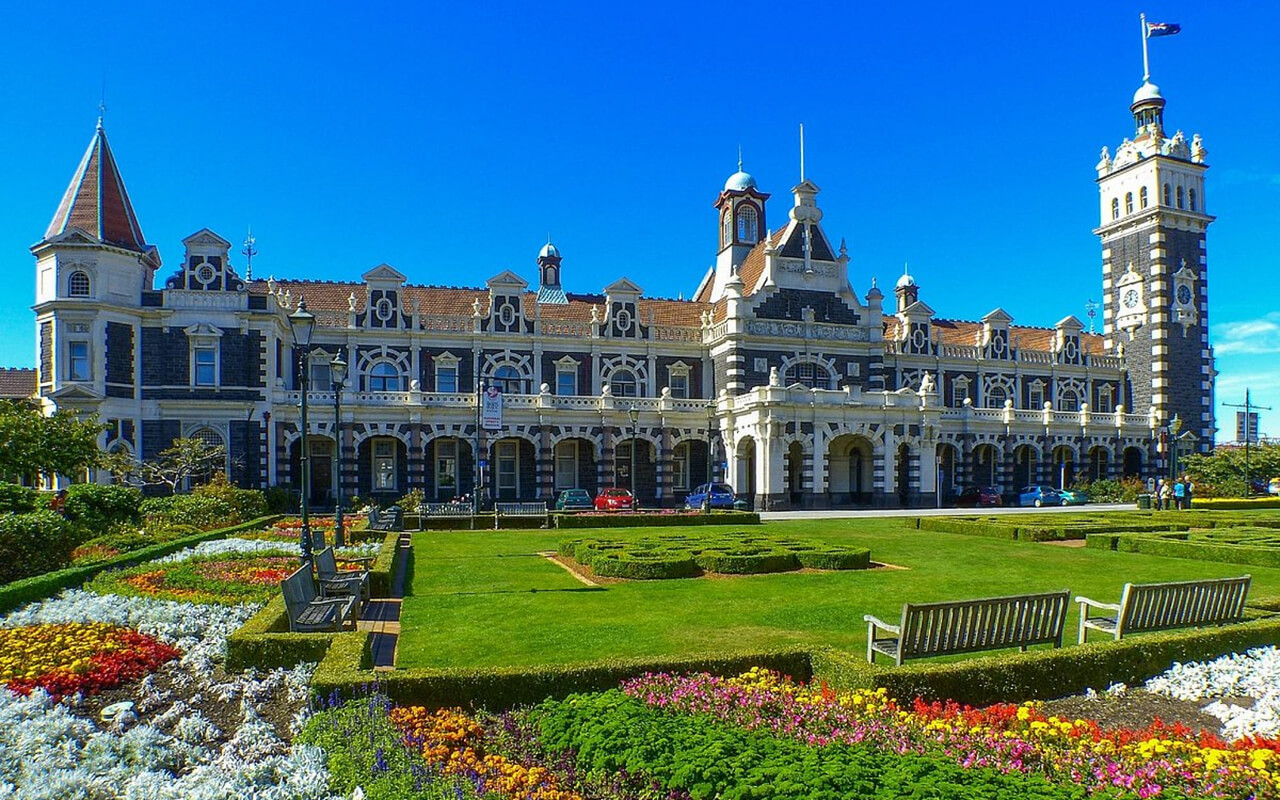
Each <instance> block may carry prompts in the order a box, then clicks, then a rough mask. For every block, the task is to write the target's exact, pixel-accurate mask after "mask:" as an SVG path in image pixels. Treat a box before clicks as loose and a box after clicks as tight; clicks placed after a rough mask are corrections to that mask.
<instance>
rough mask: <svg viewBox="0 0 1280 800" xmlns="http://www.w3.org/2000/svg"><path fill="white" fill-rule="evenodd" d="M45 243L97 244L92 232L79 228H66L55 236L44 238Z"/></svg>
mask: <svg viewBox="0 0 1280 800" xmlns="http://www.w3.org/2000/svg"><path fill="white" fill-rule="evenodd" d="M44 243H45V244H98V240H97V238H95V237H94V236H93V234H91V233H89V232H87V231H85V230H82V229H81V228H68V229H67V230H65V231H63V232H62V233H60V234H58V235H57V236H51V237H49V238H48V239H45V240H44Z"/></svg>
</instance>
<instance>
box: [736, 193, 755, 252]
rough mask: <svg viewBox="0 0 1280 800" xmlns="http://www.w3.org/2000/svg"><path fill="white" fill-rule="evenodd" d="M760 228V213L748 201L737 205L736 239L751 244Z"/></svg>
mask: <svg viewBox="0 0 1280 800" xmlns="http://www.w3.org/2000/svg"><path fill="white" fill-rule="evenodd" d="M759 229H760V215H759V214H757V213H756V207H755V206H753V205H750V204H748V203H743V204H742V205H740V206H738V241H740V242H745V243H747V244H753V243H754V242H755V240H756V234H757V233H758V231H759Z"/></svg>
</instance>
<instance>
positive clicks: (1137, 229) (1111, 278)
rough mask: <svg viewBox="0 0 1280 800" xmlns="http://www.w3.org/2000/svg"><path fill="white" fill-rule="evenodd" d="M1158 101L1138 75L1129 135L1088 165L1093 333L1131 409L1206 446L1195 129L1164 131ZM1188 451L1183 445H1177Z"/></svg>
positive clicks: (1201, 168)
mask: <svg viewBox="0 0 1280 800" xmlns="http://www.w3.org/2000/svg"><path fill="white" fill-rule="evenodd" d="M1164 107H1165V100H1164V97H1163V96H1161V94H1160V89H1159V87H1157V86H1156V85H1155V84H1153V83H1151V82H1150V81H1145V82H1144V83H1143V84H1142V86H1141V87H1139V89H1138V91H1137V92H1136V93H1135V94H1134V96H1133V104H1132V105H1131V106H1130V109H1129V110H1130V111H1131V112H1132V113H1133V119H1134V123H1135V128H1136V130H1135V133H1134V136H1133V138H1132V139H1130V138H1127V137H1126V138H1125V139H1124V140H1123V141H1122V142H1121V143H1120V146H1119V147H1118V148H1117V149H1116V152H1115V156H1114V158H1113V157H1112V155H1111V153H1110V152H1109V151H1108V149H1107V148H1105V147H1104V148H1102V155H1101V158H1100V159H1099V161H1098V165H1097V170H1098V190H1099V199H1100V208H1101V224H1100V225H1099V226H1098V228H1097V229H1096V230H1095V231H1094V233H1096V234H1097V235H1098V236H1099V237H1100V238H1101V239H1102V290H1103V298H1104V301H1103V334H1104V335H1105V337H1106V340H1107V346H1108V348H1109V349H1111V348H1119V349H1120V350H1121V351H1122V352H1123V353H1124V355H1125V364H1126V366H1127V368H1128V371H1129V379H1130V395H1129V396H1128V397H1126V398H1124V403H1125V404H1126V406H1127V407H1128V409H1129V411H1130V412H1132V413H1149V412H1154V415H1155V419H1156V421H1157V424H1158V425H1159V426H1160V427H1161V428H1163V427H1165V426H1167V425H1168V424H1169V423H1170V421H1171V420H1172V419H1173V418H1174V417H1175V416H1176V417H1177V418H1178V419H1179V420H1180V422H1181V426H1180V428H1181V430H1182V431H1183V432H1184V434H1183V435H1184V436H1185V432H1188V431H1189V432H1191V433H1192V434H1194V439H1192V441H1193V442H1194V449H1195V450H1200V451H1206V450H1208V448H1209V447H1211V446H1212V444H1213V438H1214V432H1215V430H1216V428H1215V426H1214V416H1213V378H1214V367H1213V351H1212V349H1211V348H1210V347H1209V290H1208V280H1207V278H1208V273H1207V268H1206V264H1207V259H1206V250H1205V232H1206V231H1207V229H1208V227H1209V223H1211V222H1213V220H1214V217H1212V216H1210V215H1209V214H1208V213H1206V207H1207V203H1206V198H1205V192H1204V174H1205V170H1207V169H1208V165H1207V164H1206V163H1205V159H1206V156H1207V151H1206V150H1205V148H1204V144H1203V143H1202V141H1201V139H1200V135H1199V134H1196V135H1195V136H1193V137H1191V138H1190V139H1188V138H1187V137H1186V136H1185V135H1184V134H1183V133H1182V131H1176V132H1175V133H1174V134H1173V135H1172V136H1169V135H1167V134H1166V131H1165V127H1164ZM1183 446H1184V447H1186V448H1187V449H1192V448H1191V447H1190V446H1189V445H1185V444H1184V445H1183Z"/></svg>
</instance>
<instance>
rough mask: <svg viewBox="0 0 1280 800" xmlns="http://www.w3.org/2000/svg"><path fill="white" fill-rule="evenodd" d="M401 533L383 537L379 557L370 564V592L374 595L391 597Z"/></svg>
mask: <svg viewBox="0 0 1280 800" xmlns="http://www.w3.org/2000/svg"><path fill="white" fill-rule="evenodd" d="M400 536H401V534H399V533H389V534H387V535H386V536H384V537H383V538H382V546H381V547H379V548H378V557H377V558H375V559H374V560H373V563H372V564H370V565H369V594H371V595H372V596H373V597H390V596H391V582H392V580H393V579H394V578H395V571H396V554H397V553H399V552H400Z"/></svg>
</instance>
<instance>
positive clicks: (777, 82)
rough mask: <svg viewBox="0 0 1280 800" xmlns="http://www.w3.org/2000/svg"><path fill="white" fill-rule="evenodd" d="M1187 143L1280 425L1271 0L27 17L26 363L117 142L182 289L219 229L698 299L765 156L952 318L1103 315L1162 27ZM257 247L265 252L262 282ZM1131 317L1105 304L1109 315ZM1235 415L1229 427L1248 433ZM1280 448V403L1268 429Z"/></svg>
mask: <svg viewBox="0 0 1280 800" xmlns="http://www.w3.org/2000/svg"><path fill="white" fill-rule="evenodd" d="M1143 10H1145V11H1146V12H1147V15H1148V18H1149V19H1150V20H1153V21H1164V22H1177V23H1180V24H1181V25H1182V33H1181V34H1180V35H1178V36H1174V37H1168V38H1161V39H1155V40H1152V41H1151V62H1152V73H1153V74H1152V79H1153V81H1154V82H1156V83H1157V84H1159V85H1160V87H1161V89H1162V91H1163V94H1164V96H1165V98H1166V99H1167V101H1168V106H1167V108H1166V111H1165V122H1166V126H1167V127H1168V128H1169V130H1170V131H1172V130H1175V129H1179V128H1180V129H1183V130H1185V131H1186V133H1187V135H1188V136H1190V135H1191V134H1192V133H1193V132H1199V133H1201V134H1202V135H1203V136H1204V142H1205V146H1206V147H1207V148H1208V151H1209V159H1208V161H1209V163H1210V164H1211V169H1210V171H1209V175H1208V187H1207V189H1206V198H1205V201H1206V205H1207V210H1208V211H1209V212H1210V213H1212V214H1216V215H1217V216H1218V221H1217V222H1216V223H1215V224H1214V225H1213V226H1211V227H1210V229H1209V244H1208V248H1209V250H1208V252H1209V270H1210V272H1209V274H1210V279H1209V290H1210V316H1211V322H1212V330H1211V336H1212V339H1213V343H1214V346H1215V348H1216V351H1217V355H1218V367H1219V370H1220V373H1221V374H1220V377H1219V379H1218V402H1219V403H1220V404H1221V403H1224V402H1225V403H1235V402H1243V400H1244V390H1245V387H1246V386H1249V387H1252V388H1253V390H1254V400H1255V402H1258V403H1261V404H1263V405H1269V406H1275V407H1276V408H1277V409H1280V369H1277V367H1276V363H1275V362H1276V359H1277V356H1280V287H1277V280H1276V276H1277V274H1278V273H1280V269H1278V268H1280V256H1278V255H1277V250H1276V248H1275V247H1274V245H1273V244H1271V241H1272V240H1271V239H1268V237H1269V236H1274V233H1275V231H1276V227H1277V223H1278V222H1280V214H1278V212H1280V147H1277V143H1278V142H1280V133H1277V131H1280V102H1277V98H1280V77H1278V76H1280V70H1277V69H1276V64H1275V59H1274V56H1273V55H1271V56H1269V55H1267V54H1268V53H1272V54H1273V53H1274V41H1273V39H1274V37H1273V35H1272V34H1270V33H1267V31H1270V30H1272V29H1274V28H1275V27H1276V19H1275V8H1274V6H1273V5H1271V4H1269V3H1261V2H1259V3H1240V2H1213V3H1207V2H1204V1H1203V0H1198V1H1197V2H1161V3H1160V4H1159V5H1142V6H1140V5H1137V4H1135V3H1132V2H1128V0H1126V1H1125V2H1095V3H1085V2H1080V3H1060V4H1051V5H1050V6H1044V5H1041V6H1039V7H1037V6H1036V5H1035V4H1026V3H1019V4H1013V3H998V2H989V3H964V4H957V3H904V4H901V5H898V4H872V3H849V2H847V0H846V1H845V2H832V3H823V2H813V3H806V4H802V5H794V4H789V3H788V4H783V3H754V2H734V3H710V2H709V3H699V2H687V0H686V2H678V3H661V2H648V3H641V4H630V5H618V4H597V3H593V4H585V3H511V4H507V3H503V2H491V3H484V4H475V3H437V2H418V3H403V4H394V3H380V2H362V3H358V4H357V3H341V4H339V3H325V2H316V1H314V0H313V2H306V3H275V2H270V3H262V2H256V3H238V2H222V3H217V4H209V6H208V7H207V8H200V7H198V5H197V4H191V3H173V2H164V3H129V4H124V3H115V4H102V3H78V2H63V3H59V4H58V6H57V10H56V13H54V12H53V11H51V10H50V9H49V7H47V6H46V5H45V4H41V3H24V4H12V5H9V6H8V7H7V8H6V14H5V16H6V18H5V25H4V31H3V33H0V42H3V45H4V48H3V52H4V56H3V57H2V60H0V63H3V65H4V75H3V83H2V84H0V85H3V87H4V89H3V94H2V95H0V96H3V97H4V99H5V101H6V102H4V103H2V104H0V144H2V146H0V154H2V155H0V158H2V159H3V164H4V169H3V173H2V175H3V181H0V253H3V254H4V256H3V263H4V265H5V267H4V269H3V270H2V271H0V298H2V299H0V303H3V305H0V364H4V365H10V366H30V365H32V364H34V361H35V344H34V323H33V317H32V316H31V314H30V311H29V308H30V305H31V303H32V301H33V298H34V268H33V260H32V258H31V256H30V254H29V253H28V251H27V248H28V247H29V246H30V245H32V244H33V243H34V242H36V241H37V240H38V239H39V238H40V237H41V235H42V234H43V232H44V230H45V227H46V226H47V224H48V222H49V219H50V218H51V217H52V215H53V212H54V210H55V208H56V206H57V203H58V200H59V198H60V197H61V194H62V192H63V190H64V189H65V188H66V184H67V182H68V180H69V179H70V177H71V174H72V172H73V171H74V169H75V166H76V164H77V162H78V160H79V158H80V156H81V155H82V154H83V152H84V149H85V147H86V146H87V145H88V143H89V140H90V137H91V135H92V133H93V126H94V122H95V119H96V117H97V114H98V110H97V106H98V102H99V98H100V95H101V93H102V85H103V81H104V78H105V83H106V102H107V106H108V111H107V114H106V128H107V132H108V135H109V137H110V140H111V143H112V146H113V148H114V150H115V153H116V156H117V159H118V161H119V164H120V168H121V170H122V173H123V175H124V178H125V181H126V184H127V186H128V189H129V192H130V194H131V196H132V198H133V202H134V206H135V208H136V210H137V212H138V216H139V219H140V221H141V223H142V228H143V231H144V232H145V234H146V236H147V239H148V241H150V242H152V243H153V244H155V245H157V246H158V247H159V248H160V252H161V255H162V257H163V258H164V260H165V266H164V267H163V268H162V269H161V272H160V277H161V278H163V277H166V276H168V275H169V274H171V273H172V272H173V270H174V269H176V268H177V266H178V262H179V261H180V259H181V255H182V245H181V239H182V238H183V237H184V236H186V235H188V234H190V233H193V232H195V231H197V230H199V229H200V228H203V227H209V228H211V229H213V230H214V231H216V232H218V233H220V234H222V235H223V236H225V237H226V238H228V239H231V240H232V241H234V242H240V241H241V240H242V239H243V238H244V235H245V232H246V230H247V229H248V227H249V226H252V228H253V232H254V234H255V235H256V236H257V237H258V249H259V251H260V254H259V255H258V256H257V258H255V260H254V274H255V276H258V277H265V276H267V275H270V274H274V275H276V276H280V277H290V278H323V279H333V280H357V279H358V276H359V275H360V274H361V273H362V272H364V271H365V270H367V269H369V268H370V267H373V266H375V265H377V264H379V263H382V262H386V263H389V264H391V265H392V266H394V267H396V268H397V269H399V270H400V271H401V272H404V273H405V274H406V275H408V276H409V278H410V280H411V281H412V282H415V283H430V284H447V285H465V286H481V285H483V282H484V281H485V279H487V278H488V277H490V276H492V275H494V274H497V273H498V272H500V271H502V270H503V269H512V270H514V271H516V272H518V273H520V274H521V275H523V276H524V277H525V278H527V279H529V280H530V282H531V283H536V270H535V263H534V258H535V256H536V254H537V251H538V249H539V247H541V245H542V244H543V243H544V242H545V241H546V239H547V236H548V234H550V235H551V237H552V238H553V239H554V241H555V243H556V244H557V245H558V246H559V247H560V249H561V251H562V253H563V255H564V257H565V260H564V283H565V286H566V288H567V289H568V290H569V291H599V290H600V289H601V288H602V287H603V286H604V285H606V284H607V283H609V282H611V281H612V280H614V279H616V278H618V277H622V276H626V277H629V278H631V279H632V280H634V281H636V282H637V283H639V284H640V285H641V286H642V287H644V289H645V292H646V294H649V295H651V296H668V297H675V296H678V295H681V294H683V295H684V296H686V297H688V296H690V295H691V294H692V293H693V291H694V290H695V288H696V287H697V284H698V281H699V279H700V278H701V276H702V275H703V273H704V271H705V270H706V268H707V267H708V265H710V264H711V263H712V261H713V260H714V257H715V254H714V249H715V243H716V214H715V211H714V210H713V209H712V207H711V203H712V202H713V201H714V200H715V197H716V195H717V193H718V191H719V189H720V188H721V186H722V185H723V183H724V180H725V178H726V177H727V176H728V175H729V173H731V172H733V171H734V170H735V169H736V161H737V157H738V147H739V146H741V148H742V152H743V158H744V162H745V167H746V169H747V170H748V171H749V172H751V173H753V174H754V175H755V176H756V178H757V180H758V181H759V184H760V188H761V189H762V190H763V191H766V192H772V193H773V195H774V198H773V200H772V201H770V204H769V207H768V212H767V213H768V215H769V223H770V226H771V227H777V226H778V225H779V224H781V223H782V222H783V221H785V218H786V211H787V208H788V207H789V206H790V193H789V190H790V188H791V186H792V185H794V184H795V183H796V182H797V179H798V176H799V157H798V146H797V125H798V124H799V123H802V122H803V123H804V124H805V131H806V155H807V177H809V178H810V179H812V180H814V181H815V182H816V183H817V184H818V185H819V186H820V187H822V190H823V191H822V194H821V195H820V196H819V197H818V202H819V205H820V206H821V207H822V208H823V210H824V212H825V218H824V220H823V224H824V227H825V228H826V230H827V232H828V234H829V235H830V236H831V237H832V238H833V239H834V240H837V241H838V240H839V238H840V237H845V238H846V239H847V241H848V245H849V252H850V257H851V262H850V266H849V274H850V278H851V280H852V282H853V284H854V287H855V288H856V289H858V291H859V293H863V292H865V290H866V288H868V287H869V286H870V283H871V278H872V277H873V276H876V277H878V278H879V280H880V283H881V285H882V286H884V285H891V284H892V281H893V280H895V279H896V278H897V276H898V275H899V274H900V273H901V271H902V265H903V262H904V261H908V262H909V263H910V268H911V272H912V274H913V275H915V277H916V279H917V281H918V282H919V284H920V285H921V299H922V300H925V301H926V302H928V303H929V305H930V306H932V307H933V308H934V309H936V310H937V312H938V315H939V316H941V317H948V318H953V319H977V318H980V317H981V316H982V315H983V314H985V313H986V312H987V311H990V310H991V309H992V308H994V307H996V306H1000V307H1003V308H1004V309H1005V310H1007V311H1008V312H1009V313H1010V314H1012V315H1013V317H1014V318H1015V321H1016V322H1017V323H1018V324H1025V325H1043V326H1049V325H1052V324H1053V323H1054V322H1056V321H1057V320H1059V319H1061V318H1062V317H1064V316H1066V315H1068V314H1075V315H1077V316H1079V317H1080V318H1081V319H1082V320H1083V321H1085V322H1086V323H1087V322H1088V317H1087V316H1086V311H1085V308H1086V302H1087V301H1089V300H1090V299H1092V300H1099V299H1100V293H1101V254H1100V246H1099V244H1098V241H1097V238H1096V237H1095V236H1094V235H1093V234H1092V232H1091V231H1092V229H1093V228H1094V227H1095V226H1096V225H1097V224H1098V221H1099V220H1098V214H1099V209H1098V205H1099V203H1098V199H1097V188H1096V186H1095V185H1094V179H1095V177H1096V173H1095V172H1094V164H1095V163H1096V162H1097V160H1098V152H1099V150H1100V148H1101V147H1102V146H1103V145H1107V146H1108V147H1110V148H1111V150H1112V152H1114V151H1115V148H1116V145H1118V144H1119V143H1120V140H1121V139H1122V138H1123V137H1125V136H1131V135H1132V133H1133V123H1132V118H1131V116H1130V114H1129V110H1128V105H1129V102H1130V99H1131V98H1132V95H1133V92H1134V90H1135V89H1136V88H1137V87H1138V86H1139V84H1140V83H1141V78H1142V69H1141V66H1142V59H1141V39H1140V36H1139V22H1138V13H1139V11H1143ZM242 264H243V259H240V261H239V265H240V266H242ZM1097 323H1098V325H1099V327H1100V325H1101V316H1100V315H1099V317H1098V318H1097ZM1234 420H1235V416H1234V413H1232V410H1231V409H1226V408H1222V407H1220V408H1219V423H1218V424H1219V426H1220V428H1221V429H1222V430H1221V433H1220V436H1219V439H1220V440H1223V439H1231V438H1234ZM1262 428H1263V431H1264V432H1267V433H1271V434H1274V435H1280V410H1277V411H1275V412H1271V413H1270V414H1267V413H1264V414H1263V423H1262Z"/></svg>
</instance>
